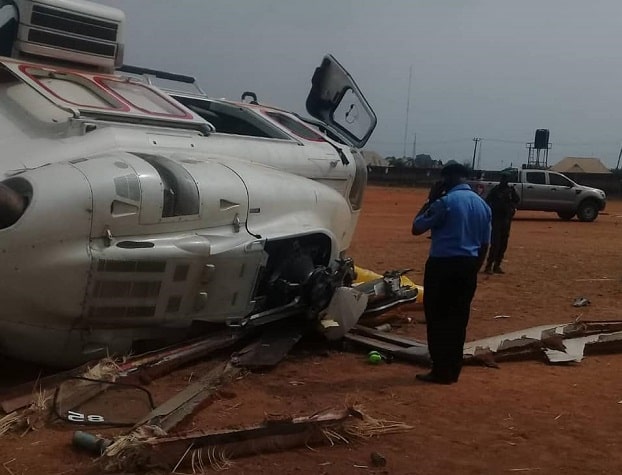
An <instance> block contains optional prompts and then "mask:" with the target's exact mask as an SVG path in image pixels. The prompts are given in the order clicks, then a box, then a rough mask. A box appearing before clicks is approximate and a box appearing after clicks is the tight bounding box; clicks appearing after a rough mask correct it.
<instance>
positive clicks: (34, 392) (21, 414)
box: [0, 332, 246, 436]
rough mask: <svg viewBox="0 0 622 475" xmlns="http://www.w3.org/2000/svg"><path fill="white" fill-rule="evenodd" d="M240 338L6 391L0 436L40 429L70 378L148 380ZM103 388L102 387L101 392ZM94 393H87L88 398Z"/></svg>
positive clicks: (103, 363)
mask: <svg viewBox="0 0 622 475" xmlns="http://www.w3.org/2000/svg"><path fill="white" fill-rule="evenodd" d="M244 336H246V334H245V333H244V332H222V333H217V334H214V335H210V336H207V337H202V338H198V339H195V340H192V341H189V342H184V343H180V344H177V345H174V346H170V347H166V348H164V349H161V350H157V351H151V352H148V353H144V354H141V355H137V356H133V357H129V358H125V359H123V360H121V361H115V360H113V359H111V358H104V359H102V360H100V361H99V362H97V363H96V364H90V365H83V366H80V367H79V368H76V369H73V370H69V371H64V372H61V373H57V374H54V375H51V376H48V377H46V378H41V379H40V380H37V381H35V382H31V383H26V384H21V385H19V386H16V387H14V388H10V389H9V390H7V391H5V392H4V393H3V395H2V396H0V399H1V403H0V407H1V408H2V410H3V411H4V412H5V413H6V415H5V416H4V417H2V418H0V436H2V435H4V434H6V433H8V432H23V431H28V430H30V429H36V428H39V427H41V426H43V425H44V424H45V423H46V422H47V420H48V419H49V418H50V414H51V412H52V409H53V405H52V401H53V396H54V393H55V391H56V390H57V389H58V388H59V387H60V386H61V384H63V383H64V382H66V381H68V380H70V379H72V378H75V377H84V378H89V379H99V380H101V382H104V381H108V382H115V381H117V382H118V381H127V382H134V381H136V380H143V379H145V378H146V379H148V380H149V381H150V380H151V379H155V378H158V377H161V376H164V375H166V374H168V373H170V372H172V371H173V370H175V369H177V368H179V367H181V366H182V365H184V364H187V363H189V362H192V361H196V360H199V359H201V358H203V357H205V356H207V355H209V354H212V353H214V352H216V351H218V350H221V349H224V348H226V347H229V346H232V345H233V344H235V343H237V342H238V341H240V340H241V339H242V338H243V337H244ZM104 387H105V386H104V385H102V386H101V389H102V390H103V388H104ZM95 394H96V393H91V396H95ZM66 397H70V394H69V393H66ZM76 397H77V396H76Z"/></svg>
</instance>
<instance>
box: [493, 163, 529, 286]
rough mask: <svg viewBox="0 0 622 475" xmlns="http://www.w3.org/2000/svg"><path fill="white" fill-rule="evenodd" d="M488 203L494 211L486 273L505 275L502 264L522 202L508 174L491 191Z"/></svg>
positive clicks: (502, 176) (503, 175)
mask: <svg viewBox="0 0 622 475" xmlns="http://www.w3.org/2000/svg"><path fill="white" fill-rule="evenodd" d="M486 202H487V203H488V205H489V206H490V209H491V210H492V236H491V238H490V252H489V253H488V261H487V262H486V269H485V270H484V272H486V273H487V274H492V273H495V274H503V273H504V272H503V269H501V263H502V262H503V256H504V255H505V251H506V249H507V248H508V239H509V238H510V227H511V225H512V218H513V217H514V213H516V206H517V205H518V203H519V202H520V198H519V197H518V193H516V190H515V189H514V187H513V186H510V185H509V177H508V175H507V174H505V173H504V174H502V175H501V180H500V181H499V184H498V185H497V186H495V187H494V188H493V189H492V190H490V193H488V196H487V197H486Z"/></svg>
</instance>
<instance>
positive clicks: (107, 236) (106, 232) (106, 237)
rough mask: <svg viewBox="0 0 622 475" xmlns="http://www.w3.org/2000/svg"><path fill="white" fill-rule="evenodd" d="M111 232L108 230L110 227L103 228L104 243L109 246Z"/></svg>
mask: <svg viewBox="0 0 622 475" xmlns="http://www.w3.org/2000/svg"><path fill="white" fill-rule="evenodd" d="M112 239H113V237H112V232H110V228H108V227H107V228H106V229H105V230H104V244H106V247H110V245H111V244H112Z"/></svg>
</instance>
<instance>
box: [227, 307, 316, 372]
mask: <svg viewBox="0 0 622 475" xmlns="http://www.w3.org/2000/svg"><path fill="white" fill-rule="evenodd" d="M308 327H309V322H305V321H301V320H299V319H294V320H292V321H288V322H286V323H283V322H280V323H276V324H272V325H270V326H267V327H265V328H264V330H263V332H262V334H261V335H260V336H259V338H258V339H256V340H254V341H253V342H252V343H250V344H249V345H248V346H246V347H245V348H243V349H242V350H240V351H238V352H237V353H235V354H234V355H233V356H232V357H231V362H232V363H233V364H234V365H236V366H239V367H244V368H248V369H259V368H270V367H274V366H276V365H277V364H279V363H280V362H281V361H283V360H284V359H285V358H286V357H287V355H288V354H289V352H290V351H291V349H292V348H293V347H294V346H295V345H296V343H298V342H299V341H300V339H301V338H302V336H303V334H304V333H305V329H307V328H308Z"/></svg>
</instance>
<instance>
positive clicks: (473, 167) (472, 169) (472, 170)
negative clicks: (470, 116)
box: [471, 137, 482, 172]
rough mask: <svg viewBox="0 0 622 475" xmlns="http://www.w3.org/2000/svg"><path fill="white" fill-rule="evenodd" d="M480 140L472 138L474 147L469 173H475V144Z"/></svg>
mask: <svg viewBox="0 0 622 475" xmlns="http://www.w3.org/2000/svg"><path fill="white" fill-rule="evenodd" d="M481 140H482V139H481V138H479V137H474V138H473V142H475V147H473V161H472V162H471V172H474V171H475V154H476V153H477V144H478V143H479V142H480V141H481Z"/></svg>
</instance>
